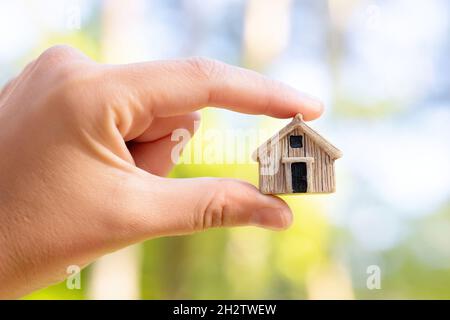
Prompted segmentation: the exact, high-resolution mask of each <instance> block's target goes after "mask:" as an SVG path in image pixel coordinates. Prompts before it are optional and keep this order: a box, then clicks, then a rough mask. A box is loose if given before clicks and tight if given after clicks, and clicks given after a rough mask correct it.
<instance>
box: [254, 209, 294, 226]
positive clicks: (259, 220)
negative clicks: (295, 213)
mask: <svg viewBox="0 0 450 320" xmlns="http://www.w3.org/2000/svg"><path fill="white" fill-rule="evenodd" d="M291 222H292V214H291V213H290V212H288V210H285V209H281V208H269V207H265V208H261V209H258V210H256V211H255V212H254V213H253V214H252V215H251V217H250V224H252V225H254V226H258V227H264V228H270V229H285V228H287V227H289V226H290V224H291Z"/></svg>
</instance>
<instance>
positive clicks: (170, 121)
mask: <svg viewBox="0 0 450 320" xmlns="http://www.w3.org/2000/svg"><path fill="white" fill-rule="evenodd" d="M199 122H200V113H199V112H191V113H188V114H183V115H180V116H174V117H169V118H156V119H154V120H153V122H152V124H151V126H150V127H149V128H148V129H147V130H146V131H144V132H143V133H142V134H141V135H140V136H139V137H137V138H136V139H134V141H136V142H149V141H155V140H158V139H161V138H163V137H165V136H169V135H171V134H172V132H173V131H174V130H176V129H180V128H184V129H187V130H189V131H190V132H191V133H193V132H194V130H195V125H196V123H197V124H198V123H199Z"/></svg>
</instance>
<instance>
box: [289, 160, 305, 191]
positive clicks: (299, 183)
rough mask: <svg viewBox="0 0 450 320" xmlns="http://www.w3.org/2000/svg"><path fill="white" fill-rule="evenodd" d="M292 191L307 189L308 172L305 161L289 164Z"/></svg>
mask: <svg viewBox="0 0 450 320" xmlns="http://www.w3.org/2000/svg"><path fill="white" fill-rule="evenodd" d="M291 173H292V191H293V192H295V193H305V192H306V191H307V190H308V173H307V167H306V162H294V163H292V164H291Z"/></svg>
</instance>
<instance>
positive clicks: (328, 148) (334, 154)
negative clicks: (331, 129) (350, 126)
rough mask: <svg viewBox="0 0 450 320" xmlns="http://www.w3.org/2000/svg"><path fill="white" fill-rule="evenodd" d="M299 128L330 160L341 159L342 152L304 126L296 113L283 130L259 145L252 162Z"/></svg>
mask: <svg viewBox="0 0 450 320" xmlns="http://www.w3.org/2000/svg"><path fill="white" fill-rule="evenodd" d="M298 127H300V128H301V129H302V130H303V132H304V133H305V134H306V135H308V137H309V138H311V139H312V140H313V141H314V142H315V143H317V144H318V145H319V146H320V147H322V148H323V150H324V151H325V152H326V153H328V154H329V155H330V157H331V158H333V160H334V159H338V158H340V157H342V152H341V151H340V150H339V149H338V148H336V147H335V146H333V145H332V144H331V143H330V142H329V141H327V140H326V139H325V138H324V137H322V136H321V135H320V134H318V133H317V132H316V131H314V130H313V129H311V128H310V127H308V126H307V125H306V123H305V122H304V121H303V117H302V115H301V114H300V113H298V114H297V115H296V116H295V117H294V118H293V119H292V121H291V122H290V123H288V124H287V125H286V126H285V127H284V128H282V129H281V130H280V131H278V132H277V133H276V134H275V135H274V136H272V137H271V138H270V139H268V140H267V141H266V142H264V143H263V144H262V145H260V146H259V147H258V148H257V149H256V150H255V151H254V152H253V155H252V158H253V160H255V161H257V160H258V154H261V153H263V154H264V153H265V152H266V151H267V150H270V149H271V148H272V146H273V145H275V144H277V143H278V142H279V141H280V140H281V139H283V138H284V137H285V136H286V135H288V134H289V132H291V131H292V130H294V129H295V128H298Z"/></svg>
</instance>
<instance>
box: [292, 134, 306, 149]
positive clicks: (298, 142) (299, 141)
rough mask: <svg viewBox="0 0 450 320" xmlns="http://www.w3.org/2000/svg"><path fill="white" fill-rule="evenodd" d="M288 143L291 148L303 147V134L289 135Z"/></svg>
mask: <svg viewBox="0 0 450 320" xmlns="http://www.w3.org/2000/svg"><path fill="white" fill-rule="evenodd" d="M289 145H290V146H291V148H303V136H290V137H289Z"/></svg>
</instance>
